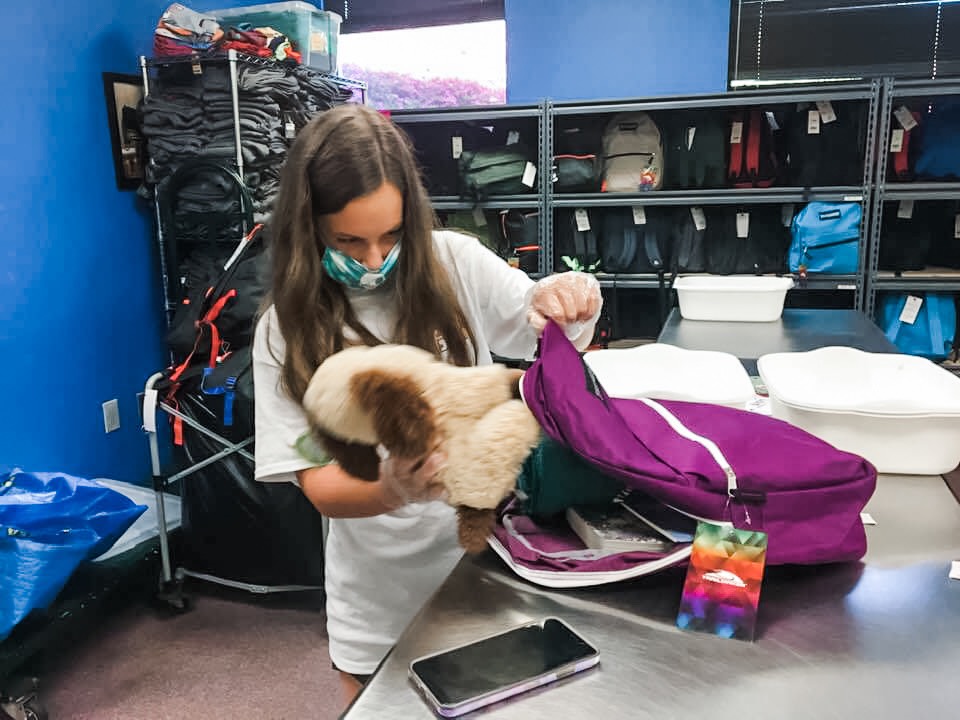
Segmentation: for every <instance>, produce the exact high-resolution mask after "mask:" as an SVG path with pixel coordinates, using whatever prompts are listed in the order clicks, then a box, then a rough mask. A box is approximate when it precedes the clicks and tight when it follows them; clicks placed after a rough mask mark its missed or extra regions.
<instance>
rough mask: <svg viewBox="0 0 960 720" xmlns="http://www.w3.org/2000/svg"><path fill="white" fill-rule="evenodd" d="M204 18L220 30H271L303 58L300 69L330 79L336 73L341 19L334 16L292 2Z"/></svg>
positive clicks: (218, 12)
mask: <svg viewBox="0 0 960 720" xmlns="http://www.w3.org/2000/svg"><path fill="white" fill-rule="evenodd" d="M205 14H207V15H211V16H213V17H215V18H216V19H217V22H218V23H220V24H221V25H222V26H224V27H227V26H230V25H239V24H240V23H250V25H252V26H253V27H272V28H273V29H274V30H277V31H278V32H281V33H283V34H284V35H286V36H287V38H289V40H290V42H291V43H293V49H294V50H296V51H297V52H299V53H300V54H301V56H302V57H303V64H304V65H309V66H310V67H312V68H315V69H317V70H320V71H321V72H325V73H329V74H331V75H336V73H337V69H338V67H339V65H338V64H337V45H338V43H339V40H340V23H341V22H342V18H341V17H340V16H339V15H337V14H336V13H335V12H330V11H329V10H321V9H320V8H318V7H317V6H315V5H312V4H310V3H306V2H300V1H299V0H296V1H294V2H278V3H267V4H265V5H250V6H249V7H237V8H226V9H223V10H211V11H210V12H208V13H205Z"/></svg>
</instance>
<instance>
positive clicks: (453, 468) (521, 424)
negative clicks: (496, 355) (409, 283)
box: [303, 345, 540, 553]
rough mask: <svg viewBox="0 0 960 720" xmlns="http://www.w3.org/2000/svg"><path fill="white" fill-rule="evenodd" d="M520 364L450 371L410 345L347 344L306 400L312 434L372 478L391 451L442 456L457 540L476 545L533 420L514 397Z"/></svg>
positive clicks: (528, 441) (351, 468) (528, 446)
mask: <svg viewBox="0 0 960 720" xmlns="http://www.w3.org/2000/svg"><path fill="white" fill-rule="evenodd" d="M522 374H523V373H522V372H521V371H519V370H511V369H508V368H506V367H504V366H502V365H486V366H482V367H457V366H454V365H450V364H449V363H445V362H442V361H440V360H438V359H437V358H436V357H434V356H433V355H431V354H430V353H428V352H426V351H425V350H421V349H419V348H415V347H412V346H409V345H377V346H372V347H368V346H354V347H350V348H347V349H345V350H342V351H341V352H339V353H336V354H334V355H331V356H330V357H328V358H327V359H326V360H325V361H324V362H323V363H322V364H321V365H320V367H318V368H317V370H316V372H315V373H314V375H313V378H312V379H311V381H310V384H309V386H308V388H307V391H306V393H305V394H304V396H303V407H304V409H305V410H306V413H307V417H308V418H309V421H310V426H311V432H312V434H313V437H314V439H315V440H316V441H317V442H318V443H319V444H320V445H321V446H323V448H324V449H325V450H326V451H327V452H328V453H329V454H330V455H331V456H332V457H333V458H334V459H335V460H336V461H337V462H338V463H339V464H340V465H341V466H342V467H343V469H344V470H346V471H347V472H349V473H350V474H351V475H354V476H356V477H360V478H363V479H365V480H376V479H377V477H378V467H379V456H378V454H377V451H376V448H377V446H378V445H382V446H383V447H384V448H386V449H387V450H388V451H389V452H390V453H391V454H392V455H397V456H399V457H407V458H420V457H424V456H426V455H428V454H429V453H430V452H431V451H433V450H434V449H437V450H440V451H442V452H443V453H445V454H446V457H447V462H446V465H445V467H444V468H443V469H442V470H441V475H440V477H439V478H438V479H439V480H441V481H442V482H443V485H444V487H445V488H446V490H447V498H446V501H447V502H448V503H449V504H450V505H452V506H453V507H455V508H457V515H458V518H457V519H458V530H459V539H460V544H461V546H463V548H464V549H465V550H466V551H467V552H471V553H476V552H480V551H481V550H483V548H484V547H485V545H486V539H487V537H488V536H489V534H490V533H491V532H492V530H493V525H494V522H495V520H496V517H495V509H496V507H497V505H498V504H499V503H500V501H501V500H503V499H504V498H505V497H508V496H509V495H510V494H511V493H512V492H513V489H514V486H515V484H516V480H517V476H518V474H519V472H520V468H521V466H522V464H523V461H524V459H525V458H526V457H527V455H528V454H529V453H530V451H531V450H532V449H533V448H534V447H535V446H536V444H537V442H538V441H539V438H540V426H539V424H538V423H537V421H536V419H535V418H534V417H533V415H532V414H531V413H530V411H529V410H528V409H527V407H526V406H525V405H524V404H523V402H522V401H521V400H520V399H519V381H520V378H521V377H522Z"/></svg>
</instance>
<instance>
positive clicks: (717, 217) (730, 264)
mask: <svg viewBox="0 0 960 720" xmlns="http://www.w3.org/2000/svg"><path fill="white" fill-rule="evenodd" d="M740 212H744V213H746V218H745V222H746V225H747V234H746V237H740V234H741V233H739V232H738V223H739V220H738V217H737V216H738V214H740ZM705 244H706V256H707V262H706V269H707V272H709V273H713V274H716V275H734V274H737V275H763V274H765V273H782V272H786V269H787V263H786V257H787V249H788V248H789V246H790V232H789V230H788V229H787V228H785V227H784V226H783V222H782V218H781V215H780V209H779V207H769V206H767V207H754V208H749V209H744V210H739V211H738V209H737V208H729V207H723V208H710V209H709V210H708V212H707V229H706V240H705Z"/></svg>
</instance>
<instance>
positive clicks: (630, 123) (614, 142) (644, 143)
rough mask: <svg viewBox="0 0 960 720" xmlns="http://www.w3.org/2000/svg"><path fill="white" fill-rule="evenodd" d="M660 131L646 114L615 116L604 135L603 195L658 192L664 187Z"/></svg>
mask: <svg viewBox="0 0 960 720" xmlns="http://www.w3.org/2000/svg"><path fill="white" fill-rule="evenodd" d="M663 169H664V168H663V141H662V138H661V136H660V129H659V128H658V127H657V124H656V123H655V122H654V121H653V118H651V117H650V115H649V114H647V113H645V112H630V113H620V114H618V115H614V116H613V118H612V119H611V120H610V122H609V123H608V124H607V127H606V129H605V130H604V133H603V181H602V186H601V189H602V191H603V192H638V191H642V190H656V189H658V188H660V186H661V185H662V184H663Z"/></svg>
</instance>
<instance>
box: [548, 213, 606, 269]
mask: <svg viewBox="0 0 960 720" xmlns="http://www.w3.org/2000/svg"><path fill="white" fill-rule="evenodd" d="M577 212H581V211H576V210H568V209H562V210H557V216H556V227H555V228H554V245H555V247H554V249H553V250H554V262H553V265H554V269H555V270H556V271H557V272H564V271H566V270H584V271H586V272H606V268H604V267H602V263H601V260H600V246H599V243H598V236H599V215H598V213H597V211H596V210H582V212H585V213H586V214H587V218H588V220H589V224H590V229H589V230H580V229H579V228H578V225H577V217H576V213H577Z"/></svg>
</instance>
